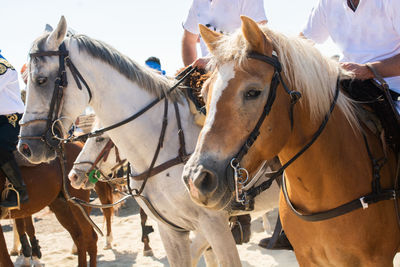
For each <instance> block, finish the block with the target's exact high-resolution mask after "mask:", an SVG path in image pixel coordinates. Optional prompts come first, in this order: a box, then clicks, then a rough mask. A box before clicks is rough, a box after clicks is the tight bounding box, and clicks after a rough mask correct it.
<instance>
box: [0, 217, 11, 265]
mask: <svg viewBox="0 0 400 267" xmlns="http://www.w3.org/2000/svg"><path fill="white" fill-rule="evenodd" d="M9 266H13V263H12V261H11V258H10V255H8V250H7V244H6V240H5V239H4V234H3V228H2V227H1V225H0V267H9Z"/></svg>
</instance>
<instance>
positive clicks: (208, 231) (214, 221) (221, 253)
mask: <svg viewBox="0 0 400 267" xmlns="http://www.w3.org/2000/svg"><path fill="white" fill-rule="evenodd" d="M199 226H200V230H201V232H202V233H203V235H204V236H205V237H206V239H207V241H208V242H209V243H210V245H211V247H212V249H213V251H214V253H215V255H216V257H217V259H218V263H219V265H220V266H230V267H234V266H242V265H241V263H240V258H239V253H238V251H237V248H236V243H235V240H234V239H233V236H232V233H231V230H230V229H229V224H228V217H227V216H221V215H220V216H212V217H211V215H207V214H205V215H204V216H202V218H200V223H199Z"/></svg>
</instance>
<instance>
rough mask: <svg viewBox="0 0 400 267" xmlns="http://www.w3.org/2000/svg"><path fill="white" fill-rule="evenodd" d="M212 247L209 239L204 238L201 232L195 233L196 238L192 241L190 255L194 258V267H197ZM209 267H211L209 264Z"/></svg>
mask: <svg viewBox="0 0 400 267" xmlns="http://www.w3.org/2000/svg"><path fill="white" fill-rule="evenodd" d="M208 248H210V249H211V247H210V244H209V243H208V241H207V239H206V238H205V237H204V235H203V234H202V233H201V232H198V231H197V232H195V236H194V238H193V239H192V242H191V244H190V254H191V256H192V266H193V267H195V266H197V263H198V262H199V260H200V257H201V255H202V254H203V253H204V252H205V251H206V250H207V249H208ZM207 267H210V266H209V265H208V264H207Z"/></svg>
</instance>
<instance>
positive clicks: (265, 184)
mask: <svg viewBox="0 0 400 267" xmlns="http://www.w3.org/2000/svg"><path fill="white" fill-rule="evenodd" d="M338 97H339V78H338V79H337V82H336V90H335V96H334V98H333V100H332V103H331V106H330V108H329V111H328V113H327V114H326V115H325V117H324V120H323V121H322V123H321V125H320V126H319V128H318V130H317V131H316V132H315V133H314V135H313V137H312V138H311V140H310V141H309V142H308V143H307V144H306V145H305V146H304V147H303V148H302V149H301V150H300V151H299V152H297V153H296V155H294V156H293V157H292V158H291V159H290V160H288V161H287V162H286V163H285V164H284V165H282V167H281V168H280V169H279V170H278V171H276V173H274V175H272V177H271V178H269V179H268V180H267V181H265V182H263V183H261V184H260V185H259V186H256V187H253V188H251V189H250V190H248V191H247V192H246V195H247V196H249V197H251V198H254V197H256V196H257V195H259V194H260V193H261V192H263V191H265V190H267V189H268V188H270V186H271V184H272V182H273V181H274V180H275V179H277V178H278V177H279V176H280V175H281V174H282V173H283V171H284V170H285V169H286V168H287V167H289V165H290V164H292V163H293V162H294V161H295V160H296V159H298V158H299V157H300V156H301V155H302V154H303V153H304V152H305V151H306V150H307V149H308V148H310V146H311V145H312V144H313V143H314V142H315V141H316V140H317V139H318V137H319V136H320V135H321V133H322V131H323V130H324V129H325V126H326V124H327V123H328V121H329V118H330V116H331V114H332V112H333V109H334V108H335V106H336V102H337V99H338Z"/></svg>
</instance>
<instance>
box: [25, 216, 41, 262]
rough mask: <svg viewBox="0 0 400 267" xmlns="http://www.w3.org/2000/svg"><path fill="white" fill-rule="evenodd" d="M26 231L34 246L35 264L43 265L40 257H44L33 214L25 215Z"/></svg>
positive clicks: (33, 258)
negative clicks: (37, 237)
mask: <svg viewBox="0 0 400 267" xmlns="http://www.w3.org/2000/svg"><path fill="white" fill-rule="evenodd" d="M24 221H25V232H26V233H27V234H28V236H29V242H30V243H31V247H32V260H33V262H34V265H35V266H42V264H41V263H40V260H39V259H40V258H42V252H41V251H40V246H39V240H38V239H36V233H35V227H34V226H33V220H32V216H28V217H25V220H24Z"/></svg>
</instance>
